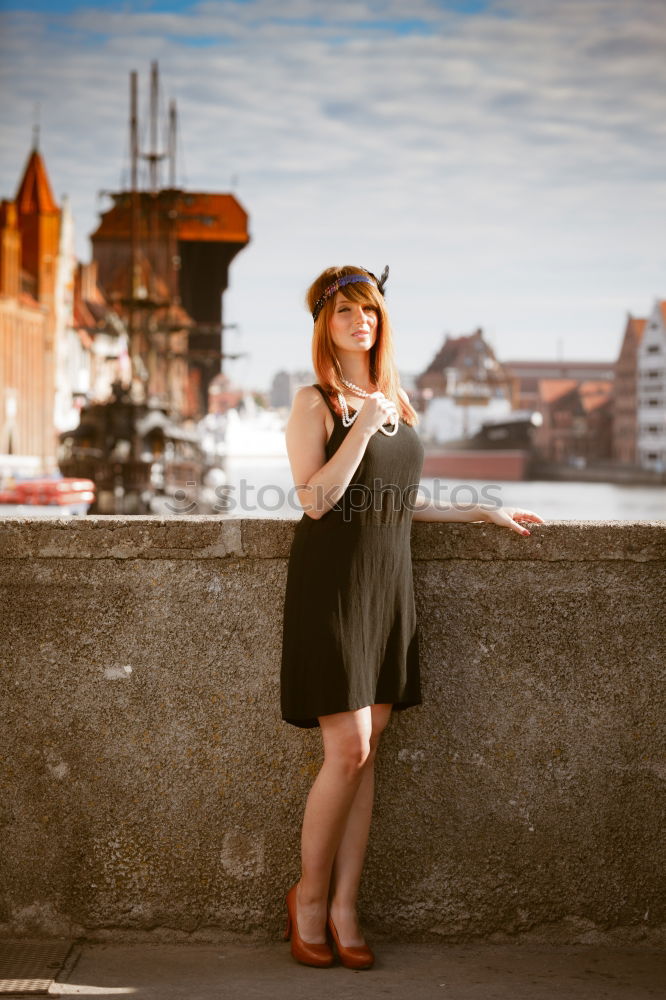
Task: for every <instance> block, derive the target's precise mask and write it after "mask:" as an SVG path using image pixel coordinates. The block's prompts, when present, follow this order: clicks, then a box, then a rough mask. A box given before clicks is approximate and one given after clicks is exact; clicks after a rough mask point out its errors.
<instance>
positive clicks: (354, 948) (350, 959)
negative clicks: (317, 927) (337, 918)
mask: <svg viewBox="0 0 666 1000" xmlns="http://www.w3.org/2000/svg"><path fill="white" fill-rule="evenodd" d="M328 929H329V930H330V932H331V935H332V937H333V940H334V941H335V947H336V948H337V950H338V958H339V959H340V962H341V963H342V965H344V966H345V967H346V968H347V969H371V968H372V966H373V965H374V963H375V956H374V954H373V953H372V951H371V949H370V948H369V947H368V946H367V944H362V945H351V946H350V947H349V948H346V947H345V945H343V944H341V943H340V938H339V937H338V932H337V930H336V927H335V924H334V923H333V918H332V917H331V914H330V913H329V914H328Z"/></svg>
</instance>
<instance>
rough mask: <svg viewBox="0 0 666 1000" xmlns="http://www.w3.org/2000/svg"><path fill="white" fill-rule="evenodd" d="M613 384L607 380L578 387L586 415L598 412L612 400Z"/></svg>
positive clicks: (581, 384) (582, 383) (584, 383)
mask: <svg viewBox="0 0 666 1000" xmlns="http://www.w3.org/2000/svg"><path fill="white" fill-rule="evenodd" d="M612 391H613V383H612V382H608V381H605V380H599V381H592V380H590V381H589V382H581V383H580V385H579V386H578V394H579V396H580V401H581V405H582V407H583V409H584V410H585V412H586V413H589V412H590V410H596V409H598V408H599V407H600V406H603V405H604V403H606V402H608V400H609V399H610V398H611V394H612Z"/></svg>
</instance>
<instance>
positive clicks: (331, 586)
mask: <svg viewBox="0 0 666 1000" xmlns="http://www.w3.org/2000/svg"><path fill="white" fill-rule="evenodd" d="M316 388H317V389H318V390H319V392H320V393H321V395H322V396H323V397H324V400H325V402H326V404H327V406H328V408H329V410H330V411H331V413H332V414H333V421H334V428H333V433H332V434H331V436H330V438H329V440H328V442H327V444H326V461H328V460H329V459H330V458H331V457H332V456H333V455H334V453H335V452H336V451H337V449H338V448H339V447H340V445H341V444H342V442H343V441H344V439H345V437H346V435H347V433H348V432H349V430H350V428H348V427H344V425H343V423H342V417H341V416H340V415H339V414H337V413H336V412H335V410H334V409H333V406H332V404H331V402H330V399H329V397H328V396H327V394H326V392H325V390H324V389H323V388H322V386H320V385H318V384H317V385H316ZM350 409H351V408H350ZM385 426H387V428H388V427H390V426H391V425H385ZM423 453H424V448H423V444H422V442H421V440H420V438H419V436H418V434H417V432H416V431H415V429H414V428H413V427H411V426H410V425H409V424H406V423H405V422H404V421H403V420H402V419H401V420H400V423H399V425H398V431H397V433H396V434H395V436H393V437H388V436H387V435H385V434H383V433H382V431H380V430H377V431H375V433H374V434H373V435H372V436H371V438H370V440H369V441H368V444H367V447H366V449H365V453H364V455H363V458H362V459H361V462H360V463H359V465H358V467H357V469H356V470H355V472H354V475H353V476H352V478H351V480H350V482H349V485H348V487H347V489H346V490H345V492H344V494H343V495H342V496H341V497H340V499H339V500H338V501H337V502H336V503H335V505H334V506H333V507H332V508H331V509H330V510H328V511H327V512H326V513H325V514H324V515H323V516H322V517H321V518H319V519H318V520H314V519H313V518H311V517H310V516H309V515H308V514H307V513H304V514H303V516H302V518H301V520H300V521H298V523H297V525H296V529H295V533H294V539H293V543H292V547H291V552H290V556H289V564H288V569H287V585H286V591H285V603H284V615H283V631H282V664H281V672H280V698H281V711H282V718H283V720H284V721H285V722H289V723H291V724H292V725H294V726H300V727H303V728H313V727H315V726H318V725H319V721H318V718H317V716H319V715H330V714H332V713H334V712H346V711H353V710H355V709H359V708H364V707H365V706H367V705H373V704H382V703H391V704H392V705H393V707H394V709H397V710H400V709H405V708H408V707H410V706H412V705H419V704H421V688H420V676H419V647H418V635H417V625H416V608H415V604H414V586H413V578H412V558H411V547H410V531H411V523H412V514H413V511H412V509H411V506H412V504H413V502H414V500H415V497H416V490H417V488H418V484H419V480H420V476H421V469H422V466H423Z"/></svg>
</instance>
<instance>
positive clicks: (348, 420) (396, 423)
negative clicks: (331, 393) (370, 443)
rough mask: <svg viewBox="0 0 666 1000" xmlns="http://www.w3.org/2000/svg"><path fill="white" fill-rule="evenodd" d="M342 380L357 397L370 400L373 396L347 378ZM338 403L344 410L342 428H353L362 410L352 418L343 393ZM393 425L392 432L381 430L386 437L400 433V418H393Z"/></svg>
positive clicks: (339, 395) (340, 394) (339, 396)
mask: <svg viewBox="0 0 666 1000" xmlns="http://www.w3.org/2000/svg"><path fill="white" fill-rule="evenodd" d="M340 378H341V380H342V382H343V383H344V384H345V385H346V386H347V388H348V389H353V390H354V392H355V393H356V394H357V395H359V396H362V397H363V398H364V399H368V398H369V397H370V395H371V394H370V393H369V392H366V391H365V389H361V387H360V386H358V385H354V383H353V382H348V381H347V379H346V378H343V377H342V375H341V376H340ZM338 402H339V403H340V409H341V410H342V426H343V427H351V425H352V424H353V423H354V421H355V420H356V418H357V416H358V415H359V413H360V410H357V411H356V413H355V414H354V415H353V416H351V415H350V413H349V407H348V406H347V400H346V399H345V397H344V396H343V395H342V393H341V392H339V393H338ZM391 423H392V424H393V430H391V431H387V430H385V429H384V427H380V428H379V429H380V431H381V432H382V434H385V435H386V437H393V435H394V434H397V433H398V430H399V428H400V419H399V418H398V420H395V419H394V418H393V417H391Z"/></svg>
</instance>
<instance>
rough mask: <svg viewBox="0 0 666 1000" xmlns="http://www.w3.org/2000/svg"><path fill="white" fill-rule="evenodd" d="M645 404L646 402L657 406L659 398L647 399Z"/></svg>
mask: <svg viewBox="0 0 666 1000" xmlns="http://www.w3.org/2000/svg"><path fill="white" fill-rule="evenodd" d="M647 404H648V406H659V400H658V399H648V401H647Z"/></svg>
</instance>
